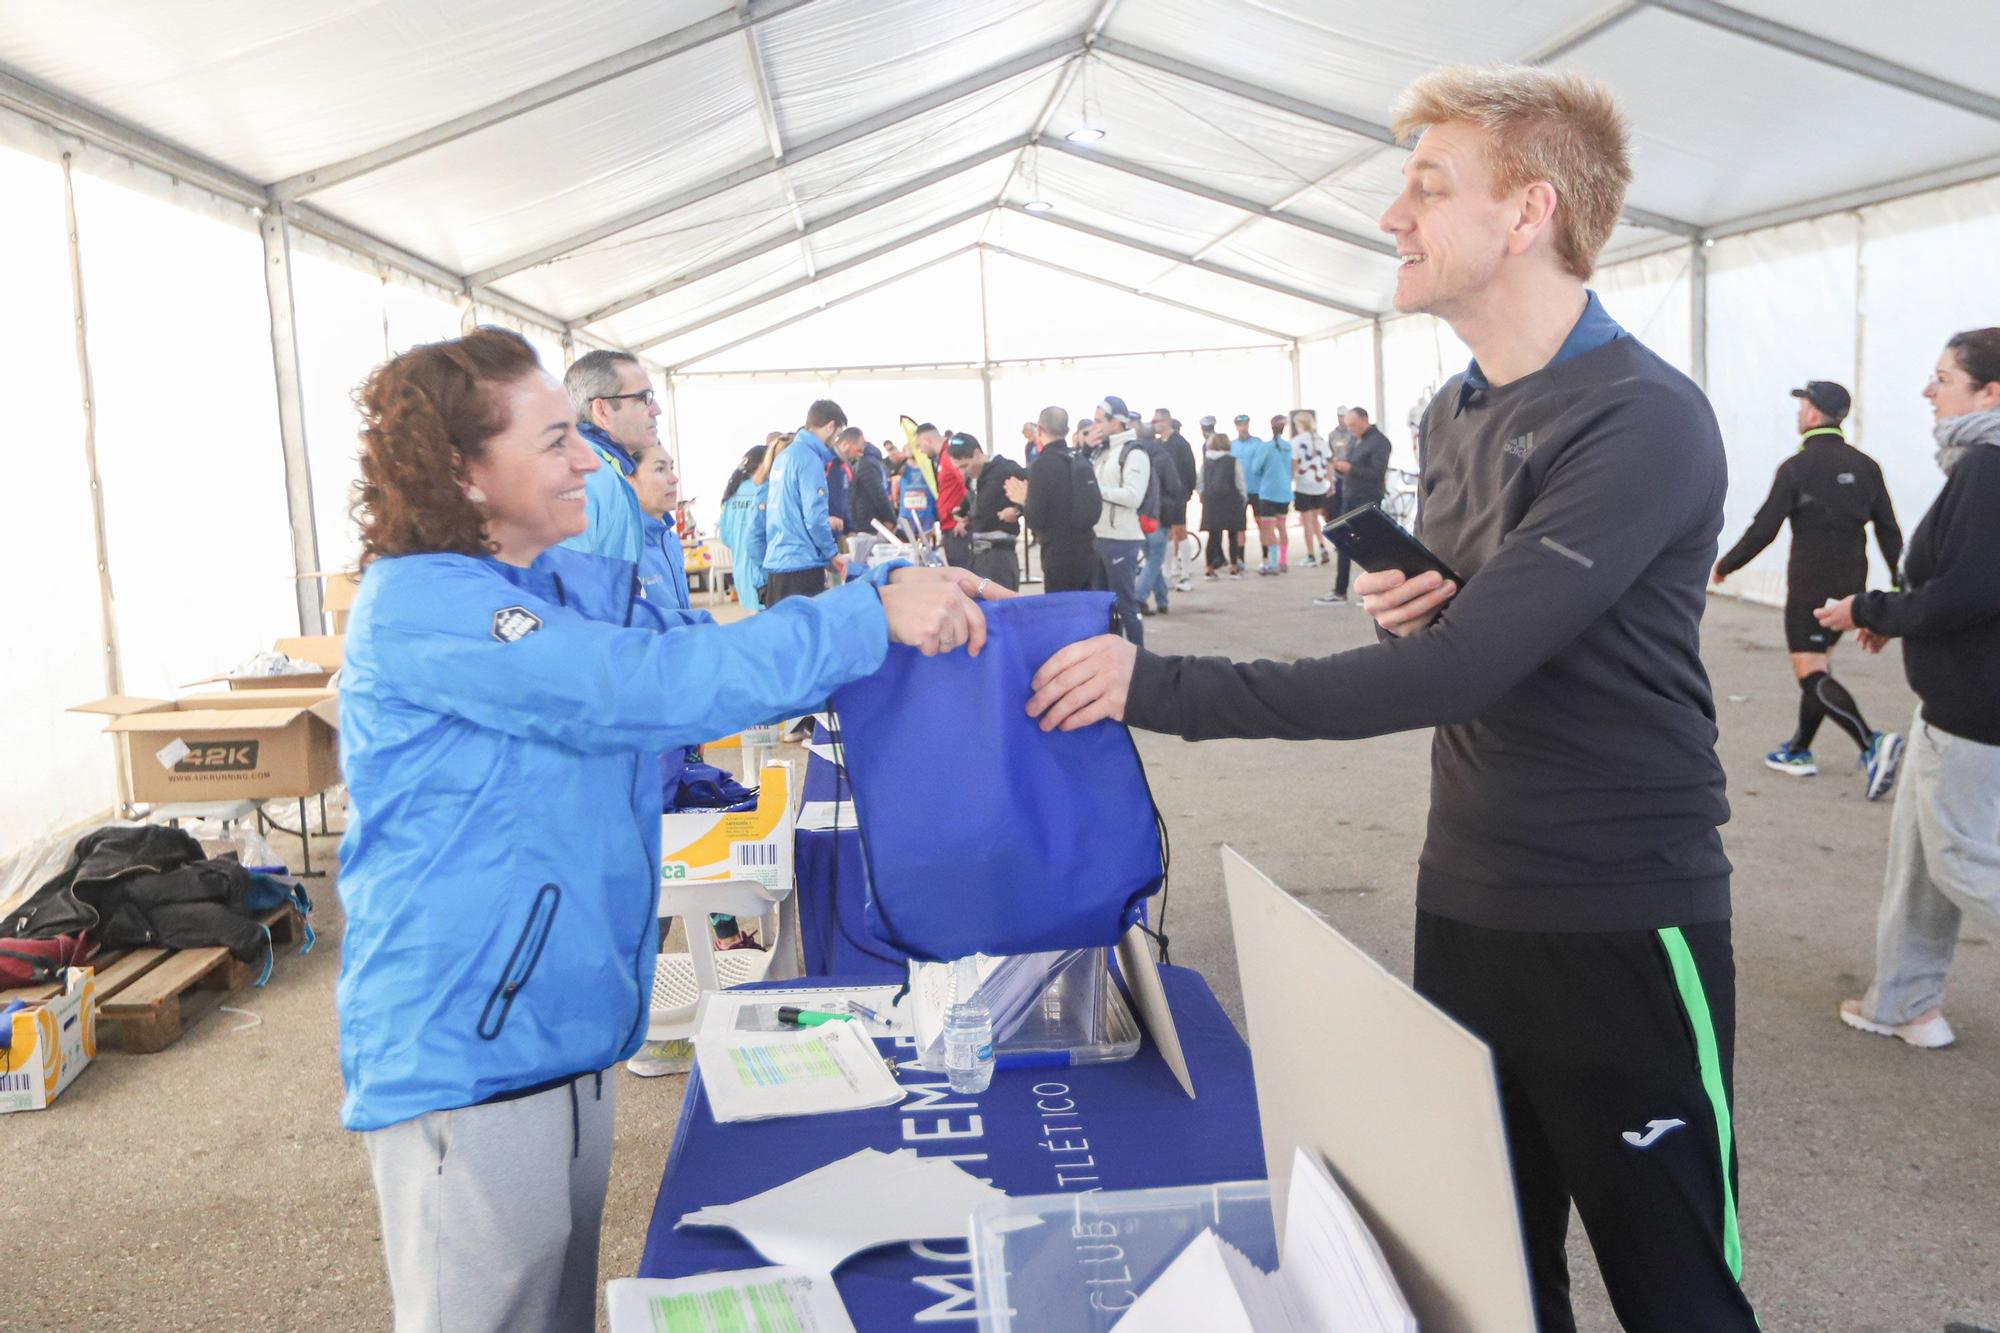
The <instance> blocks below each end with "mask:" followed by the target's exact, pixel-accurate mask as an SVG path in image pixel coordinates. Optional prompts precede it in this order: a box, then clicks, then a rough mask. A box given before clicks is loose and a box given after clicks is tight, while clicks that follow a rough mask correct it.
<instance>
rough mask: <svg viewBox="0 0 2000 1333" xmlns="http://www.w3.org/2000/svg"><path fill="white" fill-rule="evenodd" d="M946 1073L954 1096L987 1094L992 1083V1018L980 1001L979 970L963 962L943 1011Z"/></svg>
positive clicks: (971, 961) (963, 959)
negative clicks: (949, 1004)
mask: <svg viewBox="0 0 2000 1333" xmlns="http://www.w3.org/2000/svg"><path fill="white" fill-rule="evenodd" d="M944 1073H945V1078H946V1079H947V1080H948V1081H949V1082H950V1083H951V1090H952V1091H953V1092H984V1091H986V1089H987V1086H988V1085H989V1084H991V1083H992V1082H993V1018H992V1016H991V1015H990V1014H988V1013H987V1012H986V1006H985V1005H984V1004H983V1003H981V1002H980V999H979V968H978V965H977V963H976V962H975V961H974V960H973V959H970V958H961V959H959V960H958V963H957V970H956V971H955V972H954V973H953V975H952V983H951V1007H950V1008H948V1009H946V1010H945V1011H944Z"/></svg>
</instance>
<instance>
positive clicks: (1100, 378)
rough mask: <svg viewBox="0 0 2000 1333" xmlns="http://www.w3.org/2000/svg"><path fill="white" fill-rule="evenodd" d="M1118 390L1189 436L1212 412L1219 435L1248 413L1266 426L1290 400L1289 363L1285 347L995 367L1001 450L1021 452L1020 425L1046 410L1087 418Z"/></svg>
mask: <svg viewBox="0 0 2000 1333" xmlns="http://www.w3.org/2000/svg"><path fill="white" fill-rule="evenodd" d="M1114 393H1115V394H1117V395H1118V396H1119V397H1120V398H1123V399H1124V400H1125V404H1126V406H1128V407H1130V408H1131V409H1132V410H1133V411H1135V412H1137V413H1139V414H1140V415H1141V416H1151V415H1152V413H1153V409H1154V408H1157V407H1164V408H1167V409H1168V410H1169V411H1171V412H1172V413H1173V414H1174V417H1175V418H1176V419H1177V420H1179V422H1180V423H1181V433H1182V434H1183V435H1186V436H1187V437H1188V439H1189V440H1193V439H1194V437H1195V434H1196V432H1197V431H1198V430H1199V426H1198V423H1199V422H1200V420H1201V418H1202V417H1204V416H1210V415H1213V416H1214V417H1215V418H1216V421H1217V423H1218V425H1219V427H1220V429H1221V430H1222V431H1223V433H1224V434H1234V433H1235V432H1234V430H1233V429H1232V428H1231V427H1230V426H1229V424H1228V423H1229V421H1230V419H1231V418H1233V417H1234V416H1235V415H1236V414H1237V413H1238V412H1248V413H1249V414H1250V417H1251V420H1252V423H1253V424H1252V427H1251V429H1253V430H1256V431H1259V432H1261V431H1263V430H1264V429H1266V428H1267V425H1268V422H1267V419H1268V418H1269V417H1270V416H1271V414H1272V413H1274V412H1282V411H1285V410H1286V409H1287V408H1288V407H1290V406H1291V403H1292V363H1291V358H1290V357H1288V356H1287V355H1286V354H1285V351H1284V349H1282V348H1275V347H1261V348H1251V349H1246V350H1236V351H1203V352H1181V353H1168V354H1160V353H1147V354H1143V355H1138V356H1118V357H1110V356H1107V357H1088V358H1078V359H1074V360H1067V361H1037V362H1031V363H1028V364H1023V365H1004V366H996V367H995V368H994V371H993V433H994V434H995V435H996V436H998V437H999V444H1000V448H1001V450H1002V452H1004V453H1006V454H1008V455H1009V456H1010V457H1012V458H1013V459H1014V460H1015V461H1017V462H1018V461H1020V459H1021V457H1022V440H1021V423H1022V422H1024V421H1032V420H1034V418H1035V417H1036V416H1037V415H1038V414H1039V413H1040V412H1041V410H1042V409H1043V408H1044V407H1049V406H1052V405H1053V406H1057V407H1066V408H1068V409H1069V414H1070V419H1071V420H1072V421H1075V420H1076V419H1077V418H1078V417H1079V416H1085V417H1087V416H1089V415H1090V413H1091V412H1092V411H1093V410H1095V408H1096V407H1097V404H1098V403H1099V402H1101V401H1102V400H1103V399H1104V397H1105V395H1106V394H1114Z"/></svg>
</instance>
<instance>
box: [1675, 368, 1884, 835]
mask: <svg viewBox="0 0 2000 1333" xmlns="http://www.w3.org/2000/svg"><path fill="white" fill-rule="evenodd" d="M1792 397H1794V398H1796V399H1798V400H1799V406H1798V426H1799V437H1800V443H1799V452H1797V453H1796V454H1793V455H1792V456H1791V457H1790V458H1787V459H1786V460H1785V461H1784V462H1783V463H1780V464H1779V465H1778V475H1777V479H1776V480H1774V481H1773V482H1772V483H1771V494H1770V495H1769V496H1768V497H1766V498H1765V500H1764V505H1763V508H1761V509H1759V510H1758V511H1757V517H1756V518H1754V519H1752V520H1751V523H1750V528H1749V531H1747V532H1745V533H1744V534H1743V540H1741V541H1739V542H1737V543H1736V545H1735V546H1734V547H1732V548H1731V549H1730V551H1729V553H1728V554H1727V555H1725V556H1723V557H1722V559H1720V560H1718V561H1716V562H1715V574H1714V579H1715V581H1716V582H1717V583H1721V582H1722V581H1723V580H1724V579H1726V578H1728V577H1729V576H1730V575H1731V574H1733V573H1735V572H1736V571H1737V570H1739V569H1741V568H1743V566H1745V565H1747V564H1749V563H1750V561H1751V560H1752V559H1753V558H1755V557H1756V555H1757V553H1758V552H1759V551H1762V550H1763V549H1764V548H1765V547H1766V546H1769V545H1770V544H1771V541H1772V539H1773V538H1775V537H1776V536H1777V535H1778V529H1779V528H1780V527H1782V526H1784V524H1785V521H1786V520H1787V519H1789V520H1790V521H1791V525H1792V552H1791V559H1790V561H1789V562H1788V564H1787V567H1786V591H1785V646H1786V648H1788V649H1790V650H1791V654H1792V675H1793V677H1794V678H1796V679H1797V681H1798V683H1799V725H1798V730H1797V731H1795V732H1793V733H1792V737H1791V739H1790V740H1787V741H1786V742H1785V743H1784V744H1782V745H1780V746H1779V747H1778V748H1777V749H1775V750H1773V751H1771V753H1770V754H1768V755H1765V756H1764V763H1765V765H1766V766H1767V767H1769V768H1774V769H1776V770H1777V771H1778V772H1780V773H1786V774H1790V775H1791V776H1792V777H1799V778H1809V777H1811V776H1813V775H1814V774H1815V773H1818V772H1819V765H1818V764H1816V763H1814V762H1813V755H1812V742H1813V737H1814V735H1815V734H1817V733H1818V731H1819V724H1820V722H1821V721H1822V720H1823V719H1825V718H1828V717H1831V718H1832V719H1833V720H1834V722H1835V723H1836V724H1837V725H1838V726H1839V727H1840V729H1841V730H1842V731H1844V732H1846V733H1847V734H1848V735H1849V736H1851V737H1853V739H1854V743H1855V745H1857V746H1859V747H1860V750H1861V766H1862V770H1863V772H1864V773H1865V774H1866V775H1867V785H1866V792H1867V796H1868V799H1869V800H1871V801H1874V800H1880V799H1881V797H1882V795H1883V793H1885V792H1887V791H1888V790H1889V788H1890V786H1891V785H1893V784H1894V782H1895V780H1896V764H1897V760H1898V759H1899V758H1900V757H1901V755H1902V750H1903V738H1902V737H1901V736H1899V735H1897V734H1896V733H1894V732H1880V731H1874V730H1871V729H1870V728H1869V726H1868V723H1867V722H1866V721H1864V720H1863V718H1862V716H1861V705H1860V704H1858V703H1856V702H1855V701H1854V696H1853V695H1852V694H1849V693H1848V692H1847V687H1846V686H1844V685H1842V684H1841V683H1840V682H1839V681H1837V680H1835V679H1834V678H1833V675H1832V671H1833V646H1834V645H1835V644H1837V643H1839V642H1840V634H1839V633H1838V632H1837V631H1835V630H1830V629H1828V628H1826V627H1825V626H1824V625H1822V624H1820V623H1819V621H1818V620H1816V619H1814V617H1813V612H1814V611H1816V610H1818V609H1819V608H1820V607H1822V606H1825V605H1826V604H1827V603H1828V602H1831V601H1838V600H1840V599H1841V598H1843V597H1851V596H1852V595H1854V594H1855V593H1857V592H1860V591H1861V590H1862V588H1864V587H1866V586H1867V583H1868V547H1867V542H1866V537H1865V533H1866V528H1867V525H1868V524H1870V523H1873V524H1874V525H1875V541H1876V543H1877V544H1878V545H1880V546H1881V548H1882V559H1883V560H1884V561H1886V562H1887V563H1888V566H1889V570H1890V574H1891V577H1894V574H1895V570H1896V568H1897V566H1898V565H1899V564H1900V562H1901V561H1902V558H1903V531H1902V529H1901V528H1899V527H1897V526H1896V514H1895V510H1894V509H1892V508H1891V507H1890V504H1889V487H1888V486H1887V484H1886V483H1884V482H1883V480H1882V469H1881V468H1879V467H1877V466H1876V465H1875V460H1874V459H1872V458H1870V457H1869V456H1868V455H1867V454H1864V453H1862V452H1861V451H1860V450H1859V449H1856V448H1855V447H1854V446H1853V445H1851V444H1849V443H1848V442H1847V440H1846V438H1845V437H1844V436H1842V435H1841V433H1840V423H1841V421H1842V420H1844V419H1845V418H1846V416H1847V412H1848V408H1849V407H1850V406H1851V403H1852V400H1851V399H1849V397H1848V396H1847V390H1846V389H1844V388H1842V387H1841V386H1840V385H1838V384H1835V383H1833V382H1832V381H1831V380H1813V381H1811V382H1810V383H1808V384H1807V385H1806V387H1805V388H1803V389H1794V390H1792Z"/></svg>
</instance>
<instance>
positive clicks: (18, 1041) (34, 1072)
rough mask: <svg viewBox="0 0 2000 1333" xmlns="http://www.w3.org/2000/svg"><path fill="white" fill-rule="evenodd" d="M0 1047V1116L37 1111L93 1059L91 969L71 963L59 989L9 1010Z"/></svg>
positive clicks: (94, 1017)
mask: <svg viewBox="0 0 2000 1333" xmlns="http://www.w3.org/2000/svg"><path fill="white" fill-rule="evenodd" d="M8 1036H9V1038H10V1044H9V1045H8V1047H7V1049H6V1050H5V1051H0V1071H4V1072H0V1115H4V1114H6V1113H7V1112H9V1111H40V1110H43V1109H44V1108H46V1107H47V1106H48V1104H49V1103H50V1102H52V1101H54V1100H55V1099H56V1098H57V1096H59V1095H60V1094H61V1093H62V1090H63V1089H64V1088H67V1087H68V1086H69V1085H70V1084H71V1083H73V1082H75V1081H76V1076H77V1075H78V1074H80V1073H82V1072H83V1068H84V1066H85V1065H87V1064H89V1063H90V1062H91V1061H92V1060H94V1059H96V1058H97V974H96V973H95V972H92V971H91V970H90V969H89V968H83V967H72V968H69V969H68V970H67V971H65V972H64V974H63V993H62V994H60V995H58V996H56V997H54V998H53V999H49V1000H44V1001H43V1002H42V1003H40V1004H37V1005H32V1006H30V1007H29V1008H26V1009H18V1010H16V1011H15V1012H14V1017H13V1019H12V1020H11V1024H10V1029H9V1032H8Z"/></svg>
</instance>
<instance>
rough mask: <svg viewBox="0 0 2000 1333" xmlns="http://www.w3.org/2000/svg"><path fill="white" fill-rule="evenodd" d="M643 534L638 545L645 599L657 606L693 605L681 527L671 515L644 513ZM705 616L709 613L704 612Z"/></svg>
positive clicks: (684, 606) (640, 575)
mask: <svg viewBox="0 0 2000 1333" xmlns="http://www.w3.org/2000/svg"><path fill="white" fill-rule="evenodd" d="M639 521H640V523H641V524H642V525H643V526H642V537H641V541H640V546H639V589H640V591H641V592H643V593H644V594H645V595H646V600H647V601H649V602H652V603H654V604H655V605H657V606H666V607H672V608H675V609H677V610H681V611H685V610H687V609H688V607H689V606H691V605H693V601H692V599H691V598H690V597H689V596H688V576H687V552H685V551H683V550H682V549H681V534H680V530H679V529H678V528H677V527H676V526H675V524H674V520H672V519H670V518H654V517H653V516H652V515H651V514H648V513H644V512H643V511H642V512H641V514H640V516H639ZM702 614H703V615H704V616H706V615H707V612H703V613H702Z"/></svg>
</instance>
